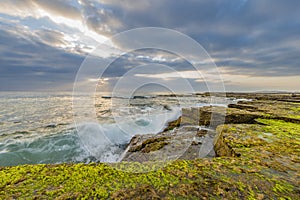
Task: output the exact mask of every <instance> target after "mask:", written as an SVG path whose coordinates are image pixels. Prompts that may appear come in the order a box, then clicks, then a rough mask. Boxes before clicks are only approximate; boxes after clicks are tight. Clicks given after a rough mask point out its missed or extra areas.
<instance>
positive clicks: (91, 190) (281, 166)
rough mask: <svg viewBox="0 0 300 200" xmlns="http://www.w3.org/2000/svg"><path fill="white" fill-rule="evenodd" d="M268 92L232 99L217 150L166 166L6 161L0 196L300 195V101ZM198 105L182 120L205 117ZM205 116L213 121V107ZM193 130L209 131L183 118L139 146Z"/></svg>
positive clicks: (157, 147)
mask: <svg viewBox="0 0 300 200" xmlns="http://www.w3.org/2000/svg"><path fill="white" fill-rule="evenodd" d="M260 97H261V98H263V96H260ZM270 98H272V100H271V101H270V100H267V101H266V100H264V101H262V100H259V101H252V102H240V103H238V104H237V106H229V108H228V109H227V111H228V112H227V116H232V117H231V118H230V117H229V118H228V117H227V120H226V119H225V122H226V123H228V124H225V125H220V126H218V127H217V137H216V138H215V146H214V148H215V151H216V154H217V156H218V157H215V158H203V159H199V158H198V159H194V160H176V161H173V162H171V161H169V162H167V163H164V165H163V167H161V163H159V162H157V163H151V162H148V164H147V162H145V163H139V162H120V163H116V164H115V165H116V166H114V165H108V164H102V163H97V164H96V163H91V164H58V165H23V166H15V167H2V168H0V199H17V198H20V199H54V198H56V199H201V198H202V199H299V194H300V188H299V185H300V183H299V180H300V177H299V176H300V170H299V169H300V165H299V163H300V159H299V157H300V151H299V149H300V135H299V134H300V124H299V123H298V121H297V119H299V115H300V113H299V112H300V109H299V105H300V104H299V103H294V102H284V101H274V97H270ZM280 98H281V99H284V98H285V96H282V97H280ZM287 98H290V97H287ZM210 109H211V108H209V107H208V108H204V111H205V112H206V111H207V113H209V112H210ZM199 112H200V111H199V109H198V110H197V109H194V110H193V111H192V113H191V115H190V116H192V118H193V119H188V117H187V116H188V114H187V115H186V116H185V117H186V118H185V119H184V118H182V119H181V120H182V121H180V122H181V123H183V122H184V123H186V124H191V123H195V122H196V123H198V125H200V122H201V121H199V120H201V116H200V117H199V116H197V114H196V113H199ZM220 113H221V112H220ZM244 114H246V115H249V116H251V117H249V116H248V117H244V116H243V115H244ZM204 116H207V117H206V118H205V119H204V118H202V120H203V121H205V124H207V123H210V122H209V120H210V119H211V117H210V116H209V114H207V115H204ZM221 117H226V116H223V115H221ZM198 118H199V120H198V121H197V119H198ZM229 119H232V120H229ZM233 119H234V120H233ZM246 119H247V120H246ZM248 119H250V120H248ZM206 120H207V121H206ZM249 123H250V124H249ZM216 125H217V123H216ZM179 129H180V131H181V132H179V133H178V135H176V133H175V132H176V131H178V130H179ZM189 132H190V134H191V135H193V137H194V136H197V137H199V138H201V137H202V136H203V135H204V134H206V132H205V131H199V130H196V129H195V128H189V127H184V126H183V127H178V121H177V122H174V124H173V128H171V129H169V130H166V132H165V133H162V135H161V136H159V137H162V138H164V139H157V138H156V139H153V138H155V137H157V136H154V135H148V136H144V137H145V138H144V139H145V140H141V141H140V142H141V143H136V144H137V145H136V147H138V146H139V144H143V141H146V140H148V142H145V143H144V145H141V146H139V147H138V148H137V149H135V151H136V152H139V151H140V152H141V151H143V149H147V148H149V152H148V150H147V152H148V153H153V152H156V153H157V152H159V151H161V150H163V149H164V150H168V148H170V147H171V144H172V143H173V144H174V141H175V140H177V139H178V140H180V139H188V138H190V139H191V138H192V137H191V136H189ZM176 137H177V138H176ZM161 142H168V144H166V143H165V144H164V145H161ZM189 142H192V144H194V145H191V146H196V145H197V144H198V143H200V142H199V141H197V142H194V143H193V140H191V141H189ZM169 150H170V151H171V150H172V148H170V149H169ZM144 151H146V150H144ZM133 153H134V151H133ZM157 166H158V167H157ZM153 168H154V169H155V170H154V171H153V170H151V169H153ZM130 171H131V172H139V173H130ZM141 172H146V173H141Z"/></svg>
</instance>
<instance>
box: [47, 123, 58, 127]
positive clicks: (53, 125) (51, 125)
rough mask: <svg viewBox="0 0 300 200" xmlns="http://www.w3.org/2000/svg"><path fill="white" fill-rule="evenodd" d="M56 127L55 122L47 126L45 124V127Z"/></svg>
mask: <svg viewBox="0 0 300 200" xmlns="http://www.w3.org/2000/svg"><path fill="white" fill-rule="evenodd" d="M55 127H56V124H54V123H53V124H48V125H47V126H46V128H55Z"/></svg>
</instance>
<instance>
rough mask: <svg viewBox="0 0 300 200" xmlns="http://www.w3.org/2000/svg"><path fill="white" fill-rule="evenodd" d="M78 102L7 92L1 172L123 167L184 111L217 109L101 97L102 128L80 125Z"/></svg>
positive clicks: (0, 112) (188, 99)
mask: <svg viewBox="0 0 300 200" xmlns="http://www.w3.org/2000/svg"><path fill="white" fill-rule="evenodd" d="M82 98H85V97H84V95H83V96H82ZM72 100H73V96H72V93H24V92H14V93H13V92H1V93H0V166H14V165H21V164H37V163H46V164H48V163H49V164H50V163H51V164H53V163H78V162H83V163H89V162H118V161H119V160H120V157H121V155H122V153H123V152H124V150H125V148H126V145H127V144H128V143H129V142H130V139H131V138H132V137H133V136H134V135H136V134H149V133H154V134H155V133H158V132H160V131H162V130H163V129H164V128H165V127H166V126H167V124H168V122H170V121H172V120H175V119H177V118H178V117H179V116H180V115H181V109H182V108H188V107H201V106H206V105H210V104H212V103H211V99H210V98H208V97H202V96H197V95H178V96H172V95H150V96H135V97H133V98H130V99H126V98H122V97H115V98H110V97H109V96H102V95H95V97H94V100H95V101H94V102H95V103H94V106H95V111H96V117H97V122H96V123H95V122H82V123H78V122H76V123H75V121H74V113H73V104H72V102H73V101H72ZM214 102H215V101H214ZM228 103H232V101H230V100H227V101H226V102H224V101H222V102H221V105H220V106H226V105H227V104H228ZM99 129H100V130H101V131H102V132H103V133H102V134H100V136H99V134H98V133H97V131H99Z"/></svg>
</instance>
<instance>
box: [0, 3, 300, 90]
mask: <svg viewBox="0 0 300 200" xmlns="http://www.w3.org/2000/svg"><path fill="white" fill-rule="evenodd" d="M299 10H300V1H298V0H176V1H174V0H151V1H150V0H122V1H117V0H51V1H49V0H0V91H72V89H73V85H74V81H75V78H76V74H77V72H78V70H79V69H80V67H81V66H82V63H83V61H84V60H85V59H86V58H87V56H88V55H93V52H95V50H96V49H97V48H99V44H101V43H102V42H104V41H108V44H109V45H108V47H105V48H104V49H109V48H110V45H111V47H113V48H118V49H120V51H124V46H123V45H124V44H123V45H122V44H120V43H118V42H117V41H114V40H113V39H112V37H113V36H114V35H115V34H118V33H121V32H123V31H127V30H131V29H134V28H143V27H161V28H167V29H172V30H175V31H178V32H180V33H183V34H185V35H187V36H189V37H191V38H192V39H193V40H195V41H196V42H198V43H199V44H200V45H202V47H203V48H204V49H205V51H206V52H207V53H208V55H209V56H210V58H211V61H213V62H214V63H215V64H216V66H217V70H218V71H219V73H220V75H221V77H222V82H223V84H224V86H225V90H226V91H300V87H299V86H300V12H299ZM160 42H161V43H163V42H170V41H160ZM172 42H173V44H175V45H177V42H178V41H176V40H174V41H172ZM178 48H180V44H179V42H178ZM107 52H110V51H109V50H107ZM116 52H117V51H115V52H114V51H112V53H111V54H109V55H105V56H104V54H101V55H97V56H98V57H101V59H104V60H105V59H108V57H109V58H110V59H111V58H113V59H114V60H115V61H114V62H113V63H112V64H111V66H110V67H109V68H108V69H107V70H106V71H105V73H104V74H103V75H102V76H101V77H100V78H97V77H89V78H88V77H87V81H90V82H94V84H100V85H101V84H102V86H103V88H102V90H107V91H110V90H111V89H112V88H114V86H115V84H116V82H117V81H118V80H120V78H121V77H122V76H124V74H126V73H127V72H128V71H130V70H131V69H134V68H135V67H136V66H139V65H145V66H147V67H148V69H151V64H154V65H153V68H155V69H156V70H152V71H151V70H146V72H145V73H143V71H139V72H138V73H137V74H135V75H134V76H135V77H140V78H143V79H147V80H148V79H149V81H152V82H154V83H160V81H161V80H163V81H164V83H168V84H170V85H173V86H175V87H180V84H179V83H180V82H179V81H178V79H185V80H187V81H188V82H189V83H190V84H191V85H192V87H193V88H194V89H195V90H196V91H205V90H207V84H208V82H210V81H212V80H201V77H199V76H196V75H195V73H194V71H193V70H194V69H193V67H192V66H191V65H192V64H191V63H190V62H188V61H187V60H185V59H184V58H182V57H180V56H178V55H176V54H174V53H173V52H168V51H165V50H157V49H156V50H155V49H143V50H136V51H134V52H128V53H127V54H124V55H122V56H118V57H116V54H117V53H116ZM114 56H115V57H114ZM211 61H210V62H208V63H209V64H211ZM203 62H206V61H203ZM159 66H161V67H159ZM164 66H169V67H170V68H171V69H174V70H175V71H176V72H173V71H172V70H171V71H170V70H166V69H167V68H166V67H164ZM209 67H211V68H213V67H214V66H213V65H211V66H210V65H208V66H207V68H209ZM95 68H97V67H96V66H95ZM203 73H206V72H203ZM176 84H177V85H176Z"/></svg>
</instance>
